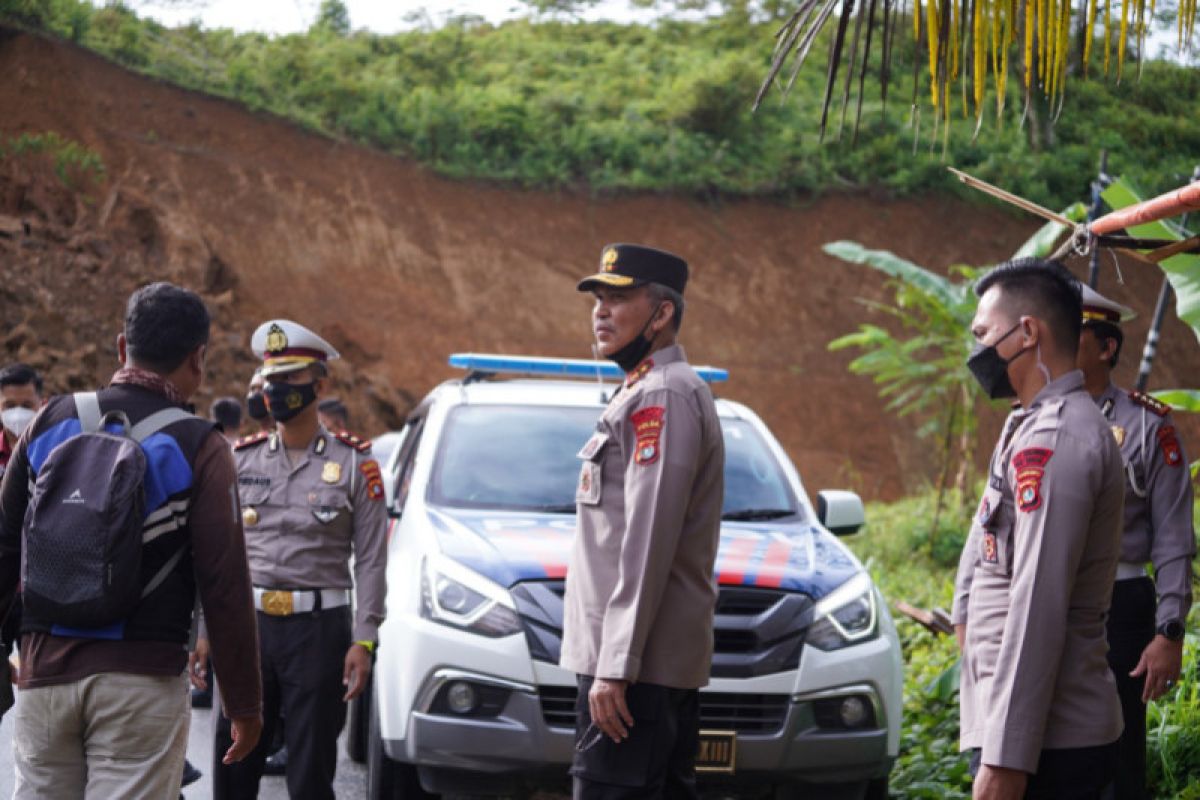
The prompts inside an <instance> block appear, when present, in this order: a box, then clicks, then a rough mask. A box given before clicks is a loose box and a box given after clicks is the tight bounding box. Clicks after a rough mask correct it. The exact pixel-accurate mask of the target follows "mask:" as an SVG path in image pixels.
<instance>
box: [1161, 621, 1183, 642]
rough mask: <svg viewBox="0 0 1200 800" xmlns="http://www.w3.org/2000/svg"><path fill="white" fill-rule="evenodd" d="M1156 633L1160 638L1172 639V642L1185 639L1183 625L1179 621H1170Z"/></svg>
mask: <svg viewBox="0 0 1200 800" xmlns="http://www.w3.org/2000/svg"><path fill="white" fill-rule="evenodd" d="M1155 633H1157V634H1158V635H1159V636H1163V637H1165V638H1167V639H1170V640H1171V641H1172V642H1178V641H1180V640H1182V639H1183V634H1184V627H1183V623H1182V622H1180V621H1179V620H1177V619H1169V620H1167V621H1166V622H1164V623H1163V624H1162V625H1159V626H1158V629H1157V630H1156V631H1155Z"/></svg>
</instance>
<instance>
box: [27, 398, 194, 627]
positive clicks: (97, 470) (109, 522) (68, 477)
mask: <svg viewBox="0 0 1200 800" xmlns="http://www.w3.org/2000/svg"><path fill="white" fill-rule="evenodd" d="M75 408H76V413H77V414H78V416H79V422H80V428H81V430H80V433H79V434H78V435H76V436H73V437H71V438H70V439H67V440H66V441H64V442H62V443H61V444H59V445H58V446H57V447H55V448H54V449H53V450H52V451H51V452H50V455H49V456H47V457H46V460H45V462H44V463H43V465H42V468H41V470H40V471H39V472H38V475H37V480H36V482H35V483H34V485H33V491H32V497H31V498H30V501H29V506H28V508H27V509H26V511H25V525H24V538H25V545H24V551H23V552H24V558H23V559H22V561H23V563H22V567H23V570H22V579H23V588H22V589H21V600H22V603H23V604H24V606H25V608H26V609H27V613H28V614H29V616H30V617H33V618H37V619H41V620H45V621H47V622H50V623H52V624H54V625H56V626H62V627H65V628H73V629H85V630H86V629H96V628H104V627H106V626H111V625H113V624H115V623H118V622H120V621H122V620H124V619H126V618H127V617H129V615H130V614H132V613H133V610H134V608H136V607H137V604H138V602H139V601H141V600H142V598H144V597H146V596H147V595H149V594H150V593H151V592H153V591H154V590H155V589H157V588H158V586H159V585H160V584H162V582H163V581H164V580H165V579H166V577H167V575H168V574H169V573H170V572H171V570H172V569H174V567H175V565H176V564H178V563H179V560H180V559H181V558H182V557H183V555H184V552H185V551H186V546H185V547H183V548H180V550H179V551H178V552H177V553H175V555H174V556H172V557H171V558H170V559H169V560H168V561H167V563H166V564H164V565H163V567H162V569H160V570H159V571H158V572H157V573H156V574H155V575H154V576H153V577H152V578H151V579H150V580H149V582H147V583H146V584H145V585H144V586H143V585H142V578H141V569H142V528H143V525H144V523H145V521H146V489H145V479H146V454H145V452H144V451H143V450H142V447H141V442H143V441H145V440H146V439H147V438H148V437H149V436H151V435H152V434H154V433H157V432H158V431H160V430H162V429H163V428H165V427H166V426H168V425H171V424H172V423H175V422H179V421H181V420H185V419H191V418H192V415H191V414H189V413H187V412H186V411H184V410H183V409H181V408H167V409H163V410H162V411H158V412H156V413H154V414H151V415H150V416H149V417H147V418H146V419H144V420H142V421H141V422H139V423H138V424H137V425H134V426H130V424H129V417H127V416H126V415H125V413H124V412H123V411H110V412H108V413H107V414H104V415H101V413H100V403H99V401H98V399H97V397H96V394H95V392H86V393H79V394H76V395H75ZM112 423H118V424H119V425H120V426H121V432H120V433H110V432H109V431H108V430H106V426H107V425H110V424H112Z"/></svg>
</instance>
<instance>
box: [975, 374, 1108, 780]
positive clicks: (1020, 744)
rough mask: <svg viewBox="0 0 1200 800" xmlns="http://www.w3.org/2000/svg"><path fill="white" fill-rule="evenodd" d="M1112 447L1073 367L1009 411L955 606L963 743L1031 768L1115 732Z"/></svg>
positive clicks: (985, 756) (984, 759)
mask: <svg viewBox="0 0 1200 800" xmlns="http://www.w3.org/2000/svg"><path fill="white" fill-rule="evenodd" d="M1122 475H1123V472H1122V468H1121V457H1120V453H1119V451H1118V450H1117V447H1116V442H1115V441H1114V440H1113V436H1112V433H1111V431H1110V430H1109V426H1108V424H1107V423H1106V421H1105V420H1104V418H1103V417H1102V416H1101V415H1100V413H1099V412H1098V410H1097V409H1096V406H1095V404H1094V403H1093V402H1092V401H1091V398H1090V397H1089V396H1088V395H1087V393H1086V392H1085V391H1084V390H1083V376H1082V373H1080V372H1078V371H1072V372H1069V373H1067V374H1066V375H1063V376H1061V377H1059V378H1057V379H1055V380H1054V381H1052V382H1051V383H1049V384H1048V385H1047V386H1046V387H1045V388H1044V389H1042V391H1041V392H1039V393H1038V395H1037V396H1036V397H1035V398H1034V400H1033V402H1032V403H1031V404H1030V406H1029V408H1028V409H1021V410H1018V411H1015V412H1014V413H1013V414H1011V415H1010V416H1009V418H1008V422H1007V424H1006V425H1005V429H1004V432H1003V434H1002V436H1001V438H1000V441H999V442H998V443H997V446H996V449H995V451H994V453H993V455H992V460H991V464H990V467H989V474H988V485H987V488H986V490H985V492H984V496H983V499H982V501H981V502H980V506H979V510H978V512H977V514H976V516H975V520H974V523H973V525H972V527H971V532H970V535H969V537H968V540H967V543H966V546H965V548H964V551H963V557H962V559H961V561H960V565H959V574H958V578H957V580H956V593H955V602H954V611H953V615H952V619H953V621H954V622H955V623H956V624H964V623H965V624H966V625H967V631H966V643H965V646H964V649H963V660H962V677H961V692H960V701H961V704H962V708H961V742H960V744H961V747H962V748H963V749H964V750H970V749H976V748H978V749H979V751H980V753H979V756H980V761H981V763H982V764H986V765H990V766H998V767H1006V768H1010V769H1017V770H1022V771H1024V772H1030V773H1035V772H1038V770H1039V759H1040V758H1041V757H1042V756H1043V755H1044V754H1045V751H1052V750H1054V751H1060V750H1068V749H1075V748H1093V747H1097V746H1105V745H1111V744H1112V743H1114V742H1115V741H1116V739H1117V737H1118V736H1119V735H1120V733H1121V726H1122V722H1121V709H1120V704H1119V702H1118V700H1117V693H1116V687H1115V683H1114V680H1113V676H1112V673H1111V671H1110V670H1109V668H1108V663H1107V661H1106V658H1105V653H1106V650H1107V644H1106V641H1105V627H1104V624H1105V614H1106V612H1107V610H1108V606H1109V598H1110V596H1111V594H1112V585H1113V579H1114V577H1115V573H1116V566H1117V560H1118V556H1119V553H1120V520H1121V514H1122V505H1123V496H1124V492H1123V486H1122V483H1123V477H1122Z"/></svg>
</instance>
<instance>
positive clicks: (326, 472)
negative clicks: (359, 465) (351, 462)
mask: <svg viewBox="0 0 1200 800" xmlns="http://www.w3.org/2000/svg"><path fill="white" fill-rule="evenodd" d="M341 479H342V465H341V464H339V463H337V462H336V461H326V462H325V466H324V467H322V468H321V480H323V481H325V482H326V483H337V482H338V481H340V480H341Z"/></svg>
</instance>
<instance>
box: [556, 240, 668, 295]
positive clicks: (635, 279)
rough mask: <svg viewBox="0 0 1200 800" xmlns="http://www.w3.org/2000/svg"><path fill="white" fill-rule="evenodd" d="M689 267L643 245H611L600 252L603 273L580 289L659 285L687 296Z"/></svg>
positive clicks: (595, 276) (666, 253)
mask: <svg viewBox="0 0 1200 800" xmlns="http://www.w3.org/2000/svg"><path fill="white" fill-rule="evenodd" d="M687 280H688V265H687V262H686V261H684V260H683V259H682V258H680V257H679V256H677V255H675V254H674V253H668V252H667V251H666V250H658V249H656V248H653V247H646V246H644V245H640V244H609V245H605V246H604V249H603V250H602V251H601V252H600V271H599V272H597V273H596V274H595V275H589V276H588V277H586V278H584V279H583V280H581V281H580V282H579V285H578V286H577V287H576V288H577V289H578V290H579V291H581V292H588V291H591V290H592V289H594V288H595V287H596V286H597V285H603V286H613V287H616V288H618V289H628V288H633V287H635V286H644V285H646V284H647V283H657V284H660V285H662V286H666V287H668V288H670V289H674V290H675V291H677V292H679V293H680V294H683V289H684V287H685V286H687Z"/></svg>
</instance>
